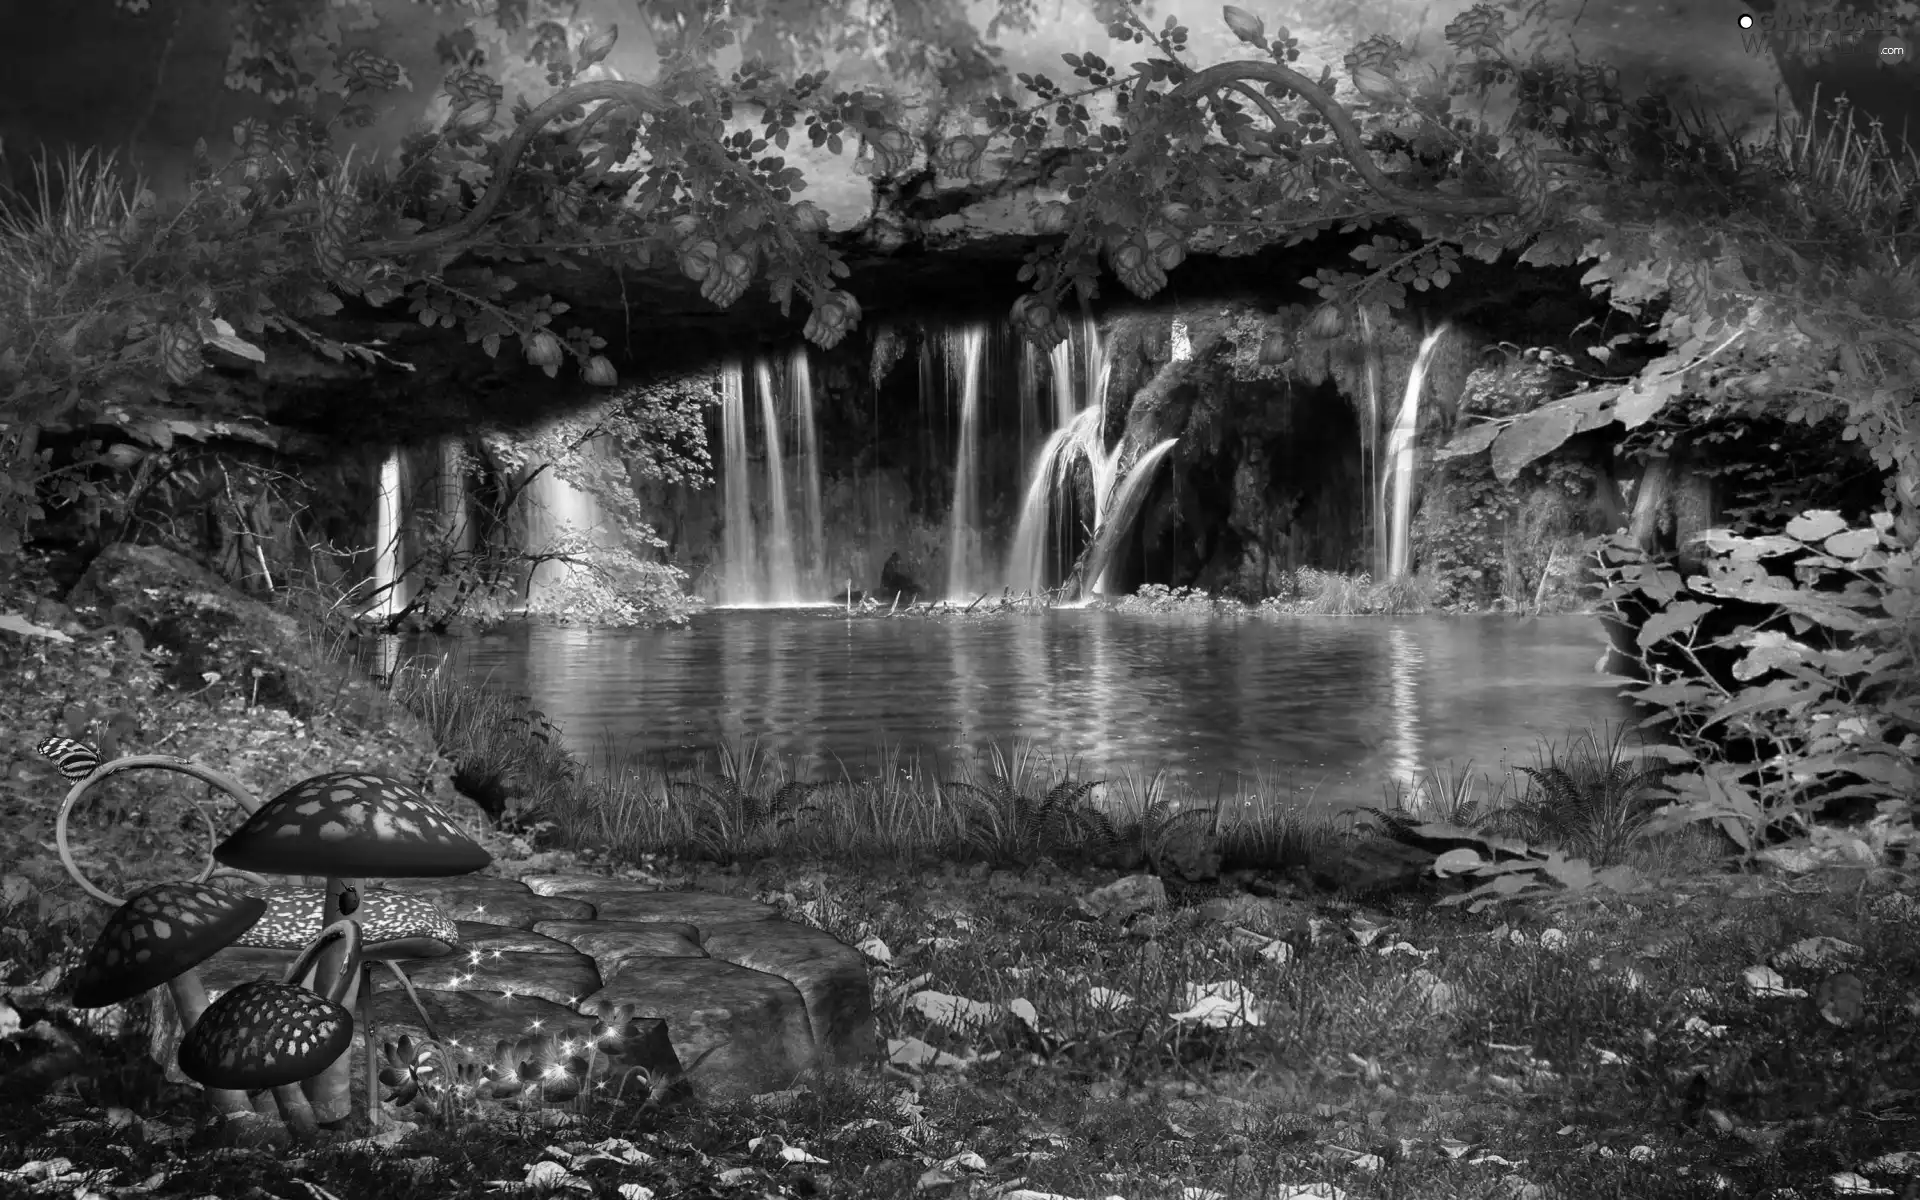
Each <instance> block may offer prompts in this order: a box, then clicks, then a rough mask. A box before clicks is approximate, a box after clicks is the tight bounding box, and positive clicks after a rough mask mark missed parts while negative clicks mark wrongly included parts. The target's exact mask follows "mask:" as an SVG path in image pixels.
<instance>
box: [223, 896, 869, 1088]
mask: <svg viewBox="0 0 1920 1200" xmlns="http://www.w3.org/2000/svg"><path fill="white" fill-rule="evenodd" d="M366 886H372V887H385V888H388V889H390V890H392V891H396V892H406V893H410V894H413V895H418V896H425V897H428V898H430V899H432V900H433V901H434V902H435V903H437V904H438V905H439V906H440V907H441V908H442V909H443V910H445V911H446V912H447V914H448V915H449V916H451V917H453V918H454V919H455V921H456V922H457V923H458V926H459V930H460V939H461V945H460V946H459V948H458V949H456V950H455V951H454V952H453V953H452V954H450V955H446V956H444V957H441V958H425V959H410V960H406V961H403V962H402V963H401V964H400V966H401V969H402V970H404V971H405V972H406V973H407V975H408V977H409V978H410V979H411V980H412V981H413V986H414V988H415V989H416V991H418V993H419V996H420V999H421V1002H422V1004H423V1006H424V1007H425V1008H426V1010H427V1013H428V1015H429V1016H430V1017H432V1019H433V1021H434V1023H435V1025H436V1026H438V1028H439V1030H440V1032H441V1034H442V1035H443V1036H445V1037H447V1038H448V1040H449V1041H451V1042H455V1043H457V1044H458V1045H459V1046H460V1047H462V1048H463V1049H466V1050H467V1051H468V1052H469V1053H470V1054H472V1055H473V1057H474V1058H475V1059H476V1060H477V1061H480V1062H494V1061H496V1058H497V1056H496V1053H495V1048H496V1046H497V1044H498V1043H500V1042H507V1043H509V1044H512V1045H513V1046H514V1049H513V1050H512V1051H511V1052H510V1053H509V1054H508V1055H507V1056H506V1057H507V1058H508V1059H510V1060H515V1061H529V1062H532V1063H533V1064H534V1066H535V1067H545V1066H547V1065H550V1064H551V1063H553V1062H554V1061H556V1054H555V1051H556V1050H563V1051H564V1052H563V1053H561V1054H559V1056H558V1057H559V1058H562V1059H564V1058H565V1057H567V1056H568V1055H570V1054H575V1053H579V1054H583V1055H584V1049H583V1047H584V1045H585V1042H586V1039H587V1038H588V1035H589V1034H591V1033H592V1032H593V1030H594V1028H595V1024H596V1020H597V1019H600V1018H603V1017H606V1016H608V1015H609V1014H612V1015H614V1016H616V1017H618V1018H621V1019H622V1020H625V1019H631V1025H630V1026H628V1027H627V1037H626V1038H625V1040H624V1043H623V1044H622V1045H621V1046H620V1048H619V1049H618V1050H616V1051H614V1052H612V1053H608V1052H606V1051H602V1052H601V1053H600V1054H596V1055H594V1056H593V1058H594V1071H593V1079H592V1081H591V1082H592V1083H594V1084H602V1083H605V1084H608V1086H618V1081H617V1080H616V1079H612V1078H611V1077H612V1076H617V1075H619V1074H621V1073H623V1072H624V1071H626V1070H630V1069H631V1068H634V1067H642V1068H645V1069H646V1070H647V1071H648V1072H649V1073H651V1074H652V1075H653V1076H654V1077H655V1078H660V1077H671V1076H673V1075H675V1074H677V1073H678V1072H679V1071H680V1070H681V1069H682V1067H684V1066H686V1065H688V1064H694V1063H695V1062H696V1060H701V1058H702V1056H703V1055H705V1056H706V1057H705V1058H704V1060H703V1061H699V1062H698V1065H697V1066H696V1067H695V1068H694V1070H693V1071H692V1074H691V1075H690V1077H689V1079H688V1082H689V1083H690V1084H691V1086H692V1088H693V1090H694V1092H695V1094H696V1095H700V1094H707V1095H716V1096H743V1095H753V1094H756V1093H761V1092H770V1091H778V1090H781V1089H783V1088H787V1087H790V1086H792V1084H793V1082H794V1079H795V1077H796V1076H798V1075H799V1074H800V1073H801V1072H802V1071H804V1070H805V1069H806V1068H807V1067H809V1066H810V1065H812V1064H814V1063H816V1062H822V1061H828V1062H839V1063H849V1064H851V1063H857V1062H862V1061H868V1060H870V1059H872V1058H874V1057H876V1056H877V1053H878V1050H877V1044H876V1041H875V1036H874V1026H873V1005H872V998H871V992H870V988H869V984H868V980H867V966H866V960H865V958H864V956H862V955H861V953H860V952H859V951H858V950H855V949H854V948H852V947H851V946H848V945H845V944H844V943H842V942H840V941H839V940H837V939H835V938H834V937H832V936H830V935H828V934H826V933H822V932H821V931H819V930H816V929H813V928H810V927H808V926H805V925H799V924H795V923H793V922H791V921H787V920H784V919H782V918H781V917H780V914H779V912H778V910H776V909H774V908H773V907H771V906H769V905H765V904H760V903H757V902H755V901H751V900H743V899H739V898H736V897H731V896H722V895H717V894H714V893H710V892H697V891H680V892H664V891H659V890H657V889H656V888H655V887H653V886H652V885H649V884H647V883H645V882H642V881H637V880H628V879H616V878H609V877H607V876H602V875H588V874H567V875H530V876H527V877H525V879H523V880H521V881H515V880H511V879H504V878H500V877H498V876H489V875H469V876H464V877H459V878H452V879H394V880H388V881H385V882H380V881H366ZM293 958H294V953H293V952H291V951H282V950H260V949H247V948H241V947H229V948H228V949H226V950H223V951H221V952H220V953H219V954H216V955H215V956H213V957H212V958H211V959H209V960H207V962H206V963H204V964H202V966H201V967H200V968H199V971H200V977H201V979H202V980H203V981H204V983H205V985H206V988H207V993H208V997H209V998H210V999H211V998H213V997H217V996H218V995H219V994H220V993H222V992H225V991H226V990H228V989H229V988H232V987H235V986H237V985H239V984H241V983H244V982H246V981H248V980H250V979H254V978H258V977H259V976H261V975H269V976H271V977H273V978H275V979H277V978H279V977H280V974H281V972H282V971H284V970H285V969H286V967H287V966H288V965H289V964H290V963H291V962H292V960H293ZM375 970H376V973H375V975H374V977H373V978H374V1005H373V1008H374V1019H375V1021H376V1022H377V1023H378V1026H379V1028H378V1031H377V1034H376V1036H377V1039H378V1041H379V1042H380V1043H388V1042H393V1041H395V1040H397V1039H398V1038H399V1037H400V1035H401V1034H403V1033H405V1034H410V1035H412V1037H413V1038H414V1039H415V1041H420V1040H422V1039H424V1038H425V1036H426V1030H425V1029H424V1028H423V1027H422V1025H421V1023H420V1018H419V1014H418V1013H417V1012H415V1010H414V1007H413V1005H412V1003H411V1002H410V1001H409V1000H408V999H407V996H406V993H405V992H404V991H402V990H401V988H400V984H399V982H398V981H397V980H396V979H395V978H394V977H393V974H392V973H391V972H390V971H387V970H386V969H385V968H383V967H376V969H375ZM622 1020H615V1021H611V1022H609V1023H610V1024H613V1025H619V1024H621V1023H622ZM603 1028H604V1026H603ZM354 1045H355V1050H354V1052H353V1053H354V1058H353V1062H354V1071H355V1076H356V1079H360V1078H362V1075H361V1072H362V1071H363V1067H362V1065H361V1064H362V1063H363V1062H364V1053H365V1052H364V1048H363V1043H362V1040H361V1031H360V1030H358V1029H356V1030H355V1031H354ZM354 1086H355V1088H356V1089H358V1088H360V1087H361V1086H363V1085H362V1084H361V1083H359V1082H356V1083H355V1085H354ZM557 1088H558V1090H559V1092H560V1093H564V1091H565V1088H566V1084H565V1083H564V1082H562V1083H559V1084H558V1085H557ZM355 1094H356V1095H357V1094H359V1093H358V1091H356V1093H355ZM552 1098H561V1097H560V1095H559V1094H556V1095H555V1096H553V1097H552Z"/></svg>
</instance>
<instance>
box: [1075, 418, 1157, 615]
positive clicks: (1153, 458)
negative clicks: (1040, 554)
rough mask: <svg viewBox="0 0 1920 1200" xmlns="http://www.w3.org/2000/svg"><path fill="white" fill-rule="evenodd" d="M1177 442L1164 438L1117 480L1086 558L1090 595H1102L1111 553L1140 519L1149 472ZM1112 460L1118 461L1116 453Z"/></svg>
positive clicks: (1150, 480)
mask: <svg viewBox="0 0 1920 1200" xmlns="http://www.w3.org/2000/svg"><path fill="white" fill-rule="evenodd" d="M1179 440H1180V439H1179V438H1168V439H1167V440H1166V441H1164V442H1161V443H1159V444H1158V445H1156V446H1154V447H1153V448H1152V449H1151V450H1148V451H1147V452H1146V453H1145V454H1142V455H1141V456H1140V458H1139V461H1137V462H1135V463H1134V464H1133V467H1132V468H1131V469H1130V470H1128V471H1127V473H1126V476H1125V478H1123V479H1119V480H1118V485H1119V486H1118V487H1117V488H1116V489H1115V492H1114V496H1113V499H1112V500H1111V501H1110V502H1109V505H1108V514H1107V518H1106V520H1105V521H1104V522H1103V523H1102V524H1101V526H1100V532H1099V534H1098V536H1097V537H1096V538H1095V539H1094V544H1093V549H1092V551H1090V552H1089V553H1088V555H1087V570H1086V574H1087V577H1088V578H1090V579H1092V580H1093V589H1092V590H1093V591H1095V592H1104V591H1105V590H1106V587H1107V566H1108V564H1109V563H1111V562H1112V561H1113V552H1114V550H1116V549H1117V548H1118V547H1119V545H1120V539H1121V538H1123V537H1125V536H1126V535H1127V532H1128V531H1129V530H1130V529H1132V528H1133V522H1134V520H1135V519H1136V518H1137V517H1139V515H1140V506H1141V505H1142V504H1144V503H1146V499H1147V485H1148V484H1149V483H1150V482H1152V480H1153V469H1154V467H1156V466H1158V465H1159V463H1160V460H1161V459H1163V458H1165V457H1166V456H1167V454H1168V453H1169V452H1170V451H1171V450H1172V449H1173V447H1174V444H1175V443H1176V442H1178V441H1179ZM1114 458H1115V459H1118V458H1119V455H1118V454H1117V453H1116V454H1115V455H1114ZM1116 470H1117V464H1116Z"/></svg>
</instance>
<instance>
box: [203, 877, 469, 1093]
mask: <svg viewBox="0 0 1920 1200" xmlns="http://www.w3.org/2000/svg"><path fill="white" fill-rule="evenodd" d="M254 893H255V894H256V895H258V896H260V897H261V898H262V899H263V900H265V901H266V902H267V915H266V916H264V917H262V918H260V923H259V924H257V925H255V926H254V927H253V928H252V929H250V930H248V931H247V932H246V934H245V935H244V936H242V937H241V938H240V940H239V941H237V942H235V943H234V944H235V945H237V946H255V947H263V948H267V949H275V950H294V949H299V948H301V947H305V946H309V945H310V944H311V943H312V942H313V940H314V939H315V938H317V937H318V936H319V934H320V931H321V928H322V926H321V921H322V920H323V918H324V914H325V911H326V894H325V893H324V892H322V891H320V890H318V889H315V888H303V887H286V886H269V887H261V888H255V889H254ZM353 920H354V921H356V922H358V924H359V926H360V935H361V938H362V944H361V950H360V957H361V960H362V961H363V963H364V964H365V969H366V974H367V976H369V977H365V978H362V979H361V980H360V1029H361V1035H362V1037H363V1039H364V1040H365V1042H366V1057H367V1080H368V1083H367V1112H368V1113H370V1114H373V1115H372V1116H370V1117H369V1120H371V1121H373V1122H374V1123H376V1124H378V1122H379V1114H380V1088H379V1081H378V1076H379V1069H378V1068H379V1063H378V1061H377V1059H378V1051H377V1050H376V1049H375V1039H376V1037H377V1029H378V1026H377V1025H376V1024H375V1022H374V1019H373V980H372V979H371V978H370V976H371V975H372V972H373V964H374V963H376V962H384V963H386V964H387V969H388V970H390V971H392V972H393V973H394V976H395V977H396V978H398V979H399V980H400V985H401V986H402V987H403V988H405V989H406V992H407V996H408V998H409V999H411V1000H412V1001H413V1005H414V1007H415V1008H416V1009H417V1010H419V1013H420V1021H421V1024H422V1025H423V1026H424V1027H425V1028H426V1031H427V1036H429V1037H431V1038H432V1039H433V1040H434V1041H436V1042H437V1041H439V1040H440V1035H439V1033H438V1032H437V1031H436V1030H435V1029H434V1027H433V1019H432V1018H431V1017H429V1016H428V1015H427V1011H426V1009H425V1008H424V1007H422V1005H421V1003H420V996H419V993H417V992H415V991H414V990H413V981H412V980H410V979H408V978H407V975H406V972H405V971H403V970H401V968H400V962H401V960H404V959H409V958H439V957H440V956H442V955H445V954H451V953H453V950H454V948H455V947H457V946H458V945H459V944H460V927H459V926H458V925H456V924H455V923H454V920H453V918H451V917H449V916H447V914H446V913H444V912H442V911H440V906H439V905H437V904H435V903H434V902H433V901H431V900H428V899H427V898H426V897H424V896H409V895H407V894H405V893H404V892H389V891H384V890H382V889H378V888H369V889H368V890H367V891H365V892H363V893H361V896H360V907H359V908H357V909H355V910H354V913H353ZM288 982H290V983H291V982H299V983H302V984H309V983H312V984H323V983H324V982H325V981H323V980H320V979H317V978H316V979H314V980H311V981H309V980H304V979H303V980H295V979H289V980H288Z"/></svg>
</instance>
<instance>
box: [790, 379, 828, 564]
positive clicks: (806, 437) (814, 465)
mask: <svg viewBox="0 0 1920 1200" xmlns="http://www.w3.org/2000/svg"><path fill="white" fill-rule="evenodd" d="M787 388H788V392H789V394H791V395H792V397H793V417H794V421H795V422H796V423H798V424H799V426H800V479H801V483H802V485H803V489H804V490H803V491H802V492H801V499H802V501H804V502H805V505H806V507H805V509H804V511H805V514H806V518H807V545H806V560H805V561H806V566H805V567H804V568H803V569H802V572H801V578H802V579H804V580H805V581H806V584H807V586H809V587H811V586H813V585H814V584H815V583H816V582H818V581H819V580H820V578H821V575H822V572H824V571H825V569H826V565H827V562H826V558H827V538H826V529H825V524H824V521H825V518H824V516H823V515H822V513H821V509H820V431H819V428H818V426H817V425H816V424H815V423H814V418H813V365H812V362H811V360H810V359H809V358H808V357H807V348H806V346H804V345H801V346H796V347H794V350H793V356H792V357H791V358H790V359H788V360H787Z"/></svg>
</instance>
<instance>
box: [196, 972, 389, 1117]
mask: <svg viewBox="0 0 1920 1200" xmlns="http://www.w3.org/2000/svg"><path fill="white" fill-rule="evenodd" d="M352 1044H353V1014H352V1013H350V1012H348V1011H347V1010H346V1009H344V1008H342V1007H341V1006H340V1005H338V1004H335V1003H334V1002H333V1001H331V1000H329V999H327V998H326V997H325V996H321V995H318V994H316V993H314V992H310V991H308V990H307V989H306V988H303V987H294V986H292V985H290V984H285V983H275V982H273V981H271V980H267V979H256V980H253V981H251V982H249V983H243V984H241V985H240V986H239V987H236V988H234V989H233V990H232V991H230V992H227V993H226V994H224V995H222V996H221V997H220V998H219V999H218V1000H215V1001H214V1002H213V1003H212V1004H209V1005H207V1011H206V1012H205V1013H204V1014H203V1015H202V1016H201V1018H200V1020H199V1023H197V1024H196V1025H194V1027H193V1029H192V1031H190V1032H189V1033H188V1034H187V1036H186V1037H185V1038H182V1039H181V1041H180V1070H181V1071H182V1072H184V1073H185V1074H186V1076H187V1078H189V1079H191V1080H193V1081H194V1082H195V1083H198V1084H200V1085H201V1086H203V1087H210V1088H235V1089H241V1090H245V1091H252V1090H254V1089H256V1088H269V1087H280V1086H281V1085H283V1084H289V1083H298V1082H300V1081H301V1080H303V1079H311V1078H312V1077H313V1076H315V1075H318V1074H319V1073H320V1072H321V1071H323V1070H325V1069H326V1068H327V1066H328V1065H329V1064H331V1063H332V1062H333V1061H334V1060H335V1059H337V1058H339V1057H340V1056H341V1055H342V1054H345V1053H346V1052H347V1047H349V1046H351V1045H352Z"/></svg>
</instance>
